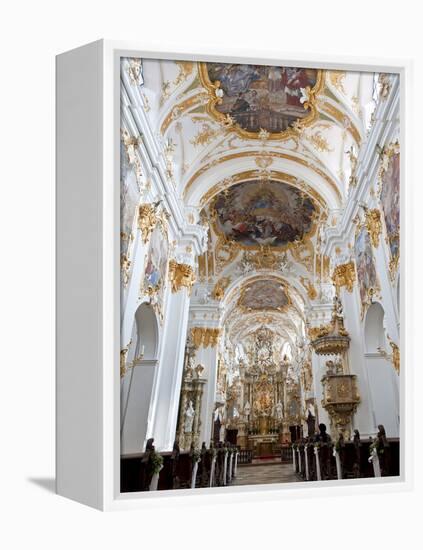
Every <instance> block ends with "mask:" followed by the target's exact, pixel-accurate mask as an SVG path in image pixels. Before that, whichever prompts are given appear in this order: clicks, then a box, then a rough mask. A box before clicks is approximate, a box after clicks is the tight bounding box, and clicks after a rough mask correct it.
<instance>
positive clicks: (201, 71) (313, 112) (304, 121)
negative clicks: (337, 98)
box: [198, 62, 325, 140]
mask: <svg viewBox="0 0 423 550" xmlns="http://www.w3.org/2000/svg"><path fill="white" fill-rule="evenodd" d="M316 72H317V77H316V84H315V85H314V86H313V88H310V87H307V88H306V90H307V92H308V100H307V101H305V102H304V109H305V110H308V109H310V113H309V114H308V115H307V116H305V117H304V118H299V119H297V121H296V122H295V125H296V128H305V127H306V126H310V125H311V124H312V123H313V122H314V121H315V120H316V119H317V118H318V114H319V113H318V111H317V108H316V96H317V95H318V94H319V93H320V91H321V90H322V88H323V86H324V81H325V79H324V71H322V70H319V69H316ZM198 75H199V78H200V82H201V84H202V85H203V86H204V88H205V89H206V91H207V95H208V98H209V101H208V103H207V105H206V110H207V112H208V114H209V115H210V116H211V117H212V118H214V119H215V120H217V121H218V122H220V123H221V124H223V125H224V126H225V127H226V128H228V127H229V128H231V129H233V131H234V132H236V133H237V134H238V135H239V136H241V137H242V138H247V139H259V140H260V139H261V136H260V132H251V131H248V130H244V129H243V128H241V127H240V126H239V124H237V123H236V122H235V121H234V120H233V119H232V118H231V117H230V115H228V114H226V115H225V114H223V113H221V112H220V111H218V110H217V109H216V105H218V104H219V103H220V102H221V99H220V98H219V97H218V96H217V95H216V90H217V89H218V88H219V87H220V82H219V81H216V82H215V83H213V82H211V80H210V77H209V73H208V69H207V63H202V62H200V63H198ZM267 133H268V138H267V139H269V140H286V139H291V138H293V137H297V136H298V131H297V130H296V129H294V128H288V129H287V130H285V131H283V132H274V133H270V132H267Z"/></svg>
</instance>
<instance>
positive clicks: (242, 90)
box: [120, 58, 400, 492]
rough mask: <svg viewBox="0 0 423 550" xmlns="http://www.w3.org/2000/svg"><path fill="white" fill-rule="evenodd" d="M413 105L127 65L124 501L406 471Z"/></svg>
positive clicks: (254, 75) (286, 77) (198, 66)
mask: <svg viewBox="0 0 423 550" xmlns="http://www.w3.org/2000/svg"><path fill="white" fill-rule="evenodd" d="M399 94H400V86H399V78H398V76H397V75H390V74H375V73H365V72H361V73H360V72H345V71H334V70H323V69H322V70H318V69H313V68H292V67H283V66H264V65H242V64H239V65H236V64H230V63H218V62H216V63H201V62H191V61H168V60H154V59H138V58H122V60H121V172H120V186H121V256H120V261H121V352H120V412H121V422H120V439H121V491H122V492H128V491H147V490H157V489H158V490H164V489H195V488H206V487H208V488H212V487H217V486H237V485H255V484H268V483H295V482H301V481H302V482H308V481H316V482H318V481H325V480H339V479H349V478H351V479H353V478H360V477H362V478H371V477H375V478H376V477H380V476H387V477H390V476H398V475H399V473H400V470H399V456H400V397H399V396H400V341H399V340H400V262H399V257H400V238H399V162H400V161H399V159H400V157H399V152H400V120H399V112H400V111H399V105H400V97H399Z"/></svg>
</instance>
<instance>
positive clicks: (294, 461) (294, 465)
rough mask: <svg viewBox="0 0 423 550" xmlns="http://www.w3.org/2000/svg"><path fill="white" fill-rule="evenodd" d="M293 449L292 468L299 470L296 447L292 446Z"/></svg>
mask: <svg viewBox="0 0 423 550" xmlns="http://www.w3.org/2000/svg"><path fill="white" fill-rule="evenodd" d="M291 449H292V469H293V470H294V472H296V471H297V461H296V458H295V449H294V448H293V447H291Z"/></svg>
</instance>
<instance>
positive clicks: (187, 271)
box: [169, 260, 195, 293]
mask: <svg viewBox="0 0 423 550" xmlns="http://www.w3.org/2000/svg"><path fill="white" fill-rule="evenodd" d="M169 280H170V283H171V288H172V292H178V291H179V290H181V288H183V287H185V288H187V289H188V291H189V293H191V289H192V285H193V284H194V282H195V273H194V270H193V268H192V267H191V266H190V265H188V264H178V262H176V261H175V260H170V262H169Z"/></svg>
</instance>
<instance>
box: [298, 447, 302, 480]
mask: <svg viewBox="0 0 423 550" xmlns="http://www.w3.org/2000/svg"><path fill="white" fill-rule="evenodd" d="M297 453H298V473H299V474H300V475H301V467H302V461H301V453H300V448H299V447H298V448H297Z"/></svg>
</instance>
